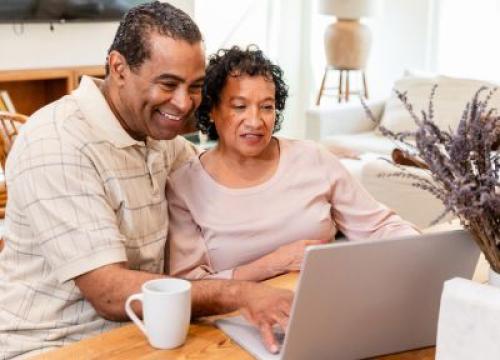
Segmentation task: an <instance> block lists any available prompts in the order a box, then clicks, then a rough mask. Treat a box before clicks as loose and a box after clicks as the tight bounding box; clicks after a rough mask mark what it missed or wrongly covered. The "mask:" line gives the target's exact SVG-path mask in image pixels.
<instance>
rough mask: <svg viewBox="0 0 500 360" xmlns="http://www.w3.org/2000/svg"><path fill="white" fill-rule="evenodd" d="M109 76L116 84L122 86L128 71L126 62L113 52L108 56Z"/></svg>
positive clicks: (121, 56)
mask: <svg viewBox="0 0 500 360" xmlns="http://www.w3.org/2000/svg"><path fill="white" fill-rule="evenodd" d="M108 66H109V75H110V77H111V78H112V79H113V81H115V82H116V83H117V84H119V85H120V84H123V83H124V82H125V78H126V77H127V75H128V72H129V71H130V68H129V66H128V64H127V60H125V58H124V57H123V55H122V54H120V53H119V52H118V51H116V50H113V51H111V52H110V53H109V55H108Z"/></svg>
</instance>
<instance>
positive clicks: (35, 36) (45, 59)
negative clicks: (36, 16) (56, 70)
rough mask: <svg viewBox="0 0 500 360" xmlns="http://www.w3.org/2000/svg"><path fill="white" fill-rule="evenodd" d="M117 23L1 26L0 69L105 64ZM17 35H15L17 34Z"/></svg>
mask: <svg viewBox="0 0 500 360" xmlns="http://www.w3.org/2000/svg"><path fill="white" fill-rule="evenodd" d="M117 27H118V23H117V22H108V23H76V24H74V23H73V24H55V25H54V31H50V28H49V24H25V25H24V26H22V25H15V27H14V26H13V25H0V44H1V49H2V50H1V51H2V52H4V51H5V53H4V54H3V55H2V56H0V69H1V70H11V69H30V68H48V67H60V66H77V65H99V64H104V62H105V60H106V53H107V50H108V48H109V46H110V45H111V42H112V41H113V37H114V33H115V31H116V28H117ZM16 32H17V33H16Z"/></svg>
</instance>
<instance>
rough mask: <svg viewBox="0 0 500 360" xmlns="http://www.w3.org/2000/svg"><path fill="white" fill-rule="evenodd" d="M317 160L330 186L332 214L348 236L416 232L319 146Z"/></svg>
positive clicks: (372, 237)
mask: <svg viewBox="0 0 500 360" xmlns="http://www.w3.org/2000/svg"><path fill="white" fill-rule="evenodd" d="M319 152H320V162H321V163H322V165H323V166H324V167H326V168H325V173H326V174H327V181H328V183H329V186H330V194H331V198H330V202H331V204H332V217H333V219H334V221H335V223H336V225H337V228H338V229H339V230H340V231H342V232H343V233H344V234H345V236H346V237H347V238H348V239H352V240H358V239H382V238H388V237H396V236H407V235H417V234H420V231H419V230H418V229H417V228H416V227H415V226H414V225H412V224H411V223H409V222H407V221H405V220H403V219H402V218H401V217H400V216H398V215H397V214H395V213H394V211H393V210H391V209H389V208H387V207H386V206H385V205H383V204H381V203H380V202H378V201H376V200H375V199H374V198H373V197H372V196H371V195H370V194H369V193H368V191H367V190H365V188H364V187H363V186H362V185H361V184H360V183H359V182H358V181H357V180H356V179H355V178H354V177H353V176H352V175H351V174H350V173H349V172H348V171H347V169H346V168H345V167H344V166H343V165H342V163H341V162H340V161H339V160H338V158H337V157H335V156H334V155H333V154H331V153H329V152H328V151H327V150H326V149H323V148H321V149H320V150H319Z"/></svg>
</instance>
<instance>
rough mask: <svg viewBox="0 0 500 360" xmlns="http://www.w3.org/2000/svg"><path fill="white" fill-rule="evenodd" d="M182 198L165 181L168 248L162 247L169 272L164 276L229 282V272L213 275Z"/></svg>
mask: <svg viewBox="0 0 500 360" xmlns="http://www.w3.org/2000/svg"><path fill="white" fill-rule="evenodd" d="M182 195H183V194H182V188H181V187H180V186H178V185H176V183H175V182H174V181H169V182H168V185H167V200H168V207H169V230H168V242H167V244H168V245H167V246H166V247H165V249H166V250H165V251H166V252H167V253H166V254H165V259H168V261H167V262H166V264H169V268H167V269H166V272H167V273H168V274H169V275H171V276H175V277H180V278H184V279H189V280H199V279H232V277H233V269H228V270H224V271H219V272H216V271H215V270H214V269H213V267H212V265H211V264H210V257H209V254H208V249H207V247H206V243H205V240H204V238H203V234H202V231H201V228H200V226H199V225H198V224H197V223H196V222H195V220H194V219H193V216H192V214H191V212H190V210H189V208H188V206H187V205H186V201H185V200H184V198H183V196H182Z"/></svg>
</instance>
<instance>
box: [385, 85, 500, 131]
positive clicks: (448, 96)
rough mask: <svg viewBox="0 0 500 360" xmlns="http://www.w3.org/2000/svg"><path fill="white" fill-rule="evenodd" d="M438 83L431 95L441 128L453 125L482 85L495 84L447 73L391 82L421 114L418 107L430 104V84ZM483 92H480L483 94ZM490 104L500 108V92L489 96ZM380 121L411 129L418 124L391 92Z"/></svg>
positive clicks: (426, 107) (395, 129) (424, 108)
mask: <svg viewBox="0 0 500 360" xmlns="http://www.w3.org/2000/svg"><path fill="white" fill-rule="evenodd" d="M434 84H437V85H438V88H437V89H436V94H435V97H434V122H435V123H436V124H437V125H438V126H439V127H440V128H441V129H449V128H451V129H453V130H454V129H456V127H457V125H458V123H459V121H460V118H461V116H462V113H463V111H464V109H465V106H466V104H467V102H469V101H471V99H472V97H473V96H474V94H475V93H476V91H477V90H478V89H479V88H480V87H481V86H488V87H494V86H495V84H493V83H488V82H485V81H480V80H469V79H457V78H452V77H447V76H436V77H431V78H425V77H412V76H409V77H404V78H402V79H400V80H398V81H396V83H395V84H394V88H395V89H397V90H399V91H401V92H405V91H406V92H407V97H408V100H409V103H410V104H411V105H412V106H413V109H414V111H415V113H416V114H417V115H418V116H420V114H421V110H425V111H426V112H427V109H428V107H429V96H430V93H431V89H432V86H433V85H434ZM485 96H486V92H484V93H483V94H482V97H483V98H484V97H485ZM490 105H491V106H492V107H495V108H498V109H500V93H499V92H497V93H496V94H495V95H494V96H493V97H492V99H491V102H490ZM380 125H382V126H384V127H385V128H387V129H389V130H391V131H394V132H402V131H414V130H416V128H417V125H416V124H415V122H414V121H413V119H412V118H411V116H410V114H409V113H408V111H407V110H406V109H405V108H404V105H403V104H402V103H401V101H400V100H399V99H398V98H397V96H396V94H395V93H394V92H393V93H392V95H391V97H390V98H389V99H388V100H387V103H386V106H385V111H384V114H383V116H382V120H381V122H380Z"/></svg>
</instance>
